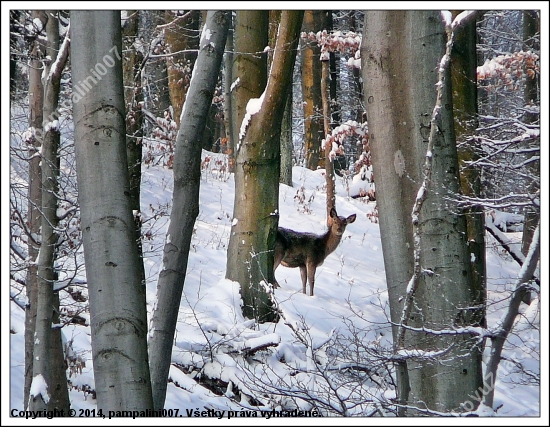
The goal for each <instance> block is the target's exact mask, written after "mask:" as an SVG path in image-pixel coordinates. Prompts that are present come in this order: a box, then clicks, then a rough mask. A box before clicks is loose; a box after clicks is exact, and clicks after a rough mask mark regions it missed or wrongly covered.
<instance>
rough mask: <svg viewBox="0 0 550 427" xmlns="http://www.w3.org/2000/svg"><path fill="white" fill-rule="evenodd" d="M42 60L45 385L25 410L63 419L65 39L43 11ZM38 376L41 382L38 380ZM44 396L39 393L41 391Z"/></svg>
mask: <svg viewBox="0 0 550 427" xmlns="http://www.w3.org/2000/svg"><path fill="white" fill-rule="evenodd" d="M46 15H47V23H46V36H47V44H46V55H47V56H49V57H50V58H51V60H50V62H49V63H47V64H46V68H45V73H44V74H43V75H44V76H45V78H44V80H43V86H44V99H43V102H44V105H43V108H44V110H43V115H44V117H46V119H45V120H44V122H43V124H44V126H43V140H42V149H41V157H40V160H41V168H42V203H41V206H42V208H41V210H42V221H41V233H40V234H41V236H40V241H41V245H40V252H39V255H38V260H37V265H38V271H37V274H38V281H37V287H38V292H37V307H36V319H37V320H36V329H35V337H34V350H33V358H34V362H33V374H32V375H33V383H34V382H35V381H40V380H42V381H44V382H45V384H46V387H47V390H46V394H40V395H34V396H32V395H31V396H30V398H31V400H30V403H29V409H30V410H32V411H39V410H53V409H59V410H64V411H65V413H67V414H68V410H69V407H70V403H69V392H68V389H67V377H66V373H65V360H64V356H63V348H62V341H61V330H60V329H52V324H53V321H54V320H55V319H56V318H58V315H57V314H56V312H57V313H58V312H59V295H54V286H55V282H56V281H57V272H56V270H55V260H56V258H57V245H58V240H59V234H58V232H57V225H58V222H59V221H58V218H57V194H58V177H59V154H58V149H59V142H60V132H59V124H58V123H59V122H58V117H57V113H56V110H57V104H58V102H59V89H60V81H61V72H62V70H63V68H64V66H65V63H66V61H67V57H68V53H69V48H68V39H65V41H64V43H63V47H62V48H61V49H60V46H59V21H58V19H57V16H56V12H55V11H48V12H46ZM56 123H57V124H56ZM40 377H41V378H40ZM41 391H44V390H41Z"/></svg>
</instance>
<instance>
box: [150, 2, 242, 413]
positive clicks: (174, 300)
mask: <svg viewBox="0 0 550 427" xmlns="http://www.w3.org/2000/svg"><path fill="white" fill-rule="evenodd" d="M230 13H231V12H229V11H209V12H208V15H207V17H206V23H205V25H204V28H203V31H202V36H201V39H200V44H199V55H198V58H197V62H196V64H195V73H194V75H193V76H194V77H193V78H192V79H191V82H190V85H189V92H188V94H187V98H186V101H185V103H184V105H183V111H182V121H181V126H180V129H179V131H178V136H177V139H176V151H175V156H174V195H173V206H172V211H171V214H170V226H169V227H168V235H167V236H166V243H165V245H164V260H163V269H162V271H161V273H160V276H159V281H158V285H157V305H156V308H155V311H154V313H153V318H152V327H151V336H150V339H149V351H150V358H151V362H150V363H151V381H152V384H153V400H154V407H155V408H156V409H162V408H163V407H164V400H165V398H166V387H167V382H168V373H169V370H170V364H171V360H172V358H171V356H172V345H173V343H172V341H173V339H174V334H175V330H176V322H177V320H178V312H179V307H180V302H181V296H182V293H183V287H184V284H185V273H186V270H187V261H188V258H189V247H190V244H191V238H192V235H193V226H194V224H195V220H196V218H197V215H198V213H199V188H200V175H201V171H200V167H201V138H202V131H203V130H204V127H205V124H206V116H207V114H208V110H209V108H210V104H211V103H212V97H213V95H214V90H215V87H216V82H217V81H218V73H219V70H220V66H221V63H222V58H223V49H224V47H225V42H226V39H227V31H228V29H229V23H230Z"/></svg>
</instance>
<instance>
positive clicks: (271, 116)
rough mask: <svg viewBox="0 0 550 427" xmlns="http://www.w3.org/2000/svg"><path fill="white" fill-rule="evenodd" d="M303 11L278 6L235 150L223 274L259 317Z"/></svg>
mask: <svg viewBox="0 0 550 427" xmlns="http://www.w3.org/2000/svg"><path fill="white" fill-rule="evenodd" d="M302 16H303V12H300V11H290V12H289V11H283V12H282V16H281V24H280V29H279V37H278V39H277V45H276V46H275V56H274V58H273V64H272V67H271V71H270V74H269V81H268V84H267V86H266V89H265V91H264V93H263V94H262V95H261V97H260V99H257V100H255V102H257V103H258V104H259V110H257V109H254V111H253V112H251V113H250V115H249V117H247V118H246V119H245V121H244V122H243V124H242V126H241V129H242V130H241V135H242V136H241V139H240V140H239V144H238V150H237V153H236V168H235V203H234V208H233V209H234V210H233V218H234V221H233V227H232V229H231V236H230V239H229V247H228V251H227V278H228V279H230V280H234V281H237V282H239V284H240V285H241V295H242V299H243V313H244V315H245V316H247V317H249V318H254V319H256V320H257V321H259V322H265V321H273V320H275V318H276V314H275V312H274V310H273V307H272V303H271V300H270V298H269V296H268V294H267V293H266V291H265V288H264V287H263V285H262V284H263V283H265V284H267V283H273V281H274V274H273V248H274V245H275V237H276V233H277V228H278V203H279V174H280V145H279V139H280V132H281V122H282V118H283V113H284V108H285V103H286V97H287V94H288V87H289V86H290V83H291V81H292V72H293V66H294V60H295V57H296V48H297V45H298V34H299V30H300V25H301V22H302Z"/></svg>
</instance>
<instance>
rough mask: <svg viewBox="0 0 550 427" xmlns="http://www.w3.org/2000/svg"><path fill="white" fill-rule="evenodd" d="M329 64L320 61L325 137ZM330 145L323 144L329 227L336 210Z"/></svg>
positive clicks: (328, 119)
mask: <svg viewBox="0 0 550 427" xmlns="http://www.w3.org/2000/svg"><path fill="white" fill-rule="evenodd" d="M329 67H330V64H329V61H328V58H326V59H324V60H322V61H321V100H322V101H323V102H322V103H323V129H324V131H325V137H326V135H329V134H330V133H331V130H332V128H331V125H330V119H331V116H332V115H331V112H330V111H331V109H330V68H329ZM331 151H332V145H331V144H328V143H327V144H325V181H326V183H327V225H328V226H329V227H330V223H329V220H330V211H331V210H332V209H333V208H336V185H335V177H334V162H333V161H332V159H331V157H330V153H331Z"/></svg>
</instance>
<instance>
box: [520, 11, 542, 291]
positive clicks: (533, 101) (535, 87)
mask: <svg viewBox="0 0 550 427" xmlns="http://www.w3.org/2000/svg"><path fill="white" fill-rule="evenodd" d="M537 35H540V21H539V19H537V16H536V11H524V13H523V40H524V43H525V45H526V48H527V49H530V50H535V51H536V52H539V51H540V45H539V43H537V42H536V40H537V38H536V36H537ZM524 49H525V48H524ZM539 80H540V74H539V73H537V74H536V75H535V76H534V78H530V77H526V79H525V88H524V92H523V94H524V98H525V105H539V106H540V99H539V98H538V93H539V85H540V82H539ZM539 120H540V116H539V115H538V114H533V113H530V112H527V113H525V116H524V121H525V122H526V123H528V124H533V123H536V122H537V121H539ZM538 143H539V146H540V140H539V141H538ZM529 170H530V172H531V173H532V174H533V176H535V177H539V179H540V161H537V162H531V163H529ZM537 191H540V182H539V181H537V180H536V179H533V180H532V182H531V183H530V185H529V193H531V194H536V193H537ZM539 217H540V210H538V209H536V208H535V207H528V208H526V209H525V224H524V226H523V236H522V241H521V251H522V252H523V254H524V255H527V252H528V251H529V246H530V245H531V240H532V239H533V232H534V230H535V227H536V225H537V223H538V221H539ZM528 300H529V298H527V300H526V302H527V301H528Z"/></svg>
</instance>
